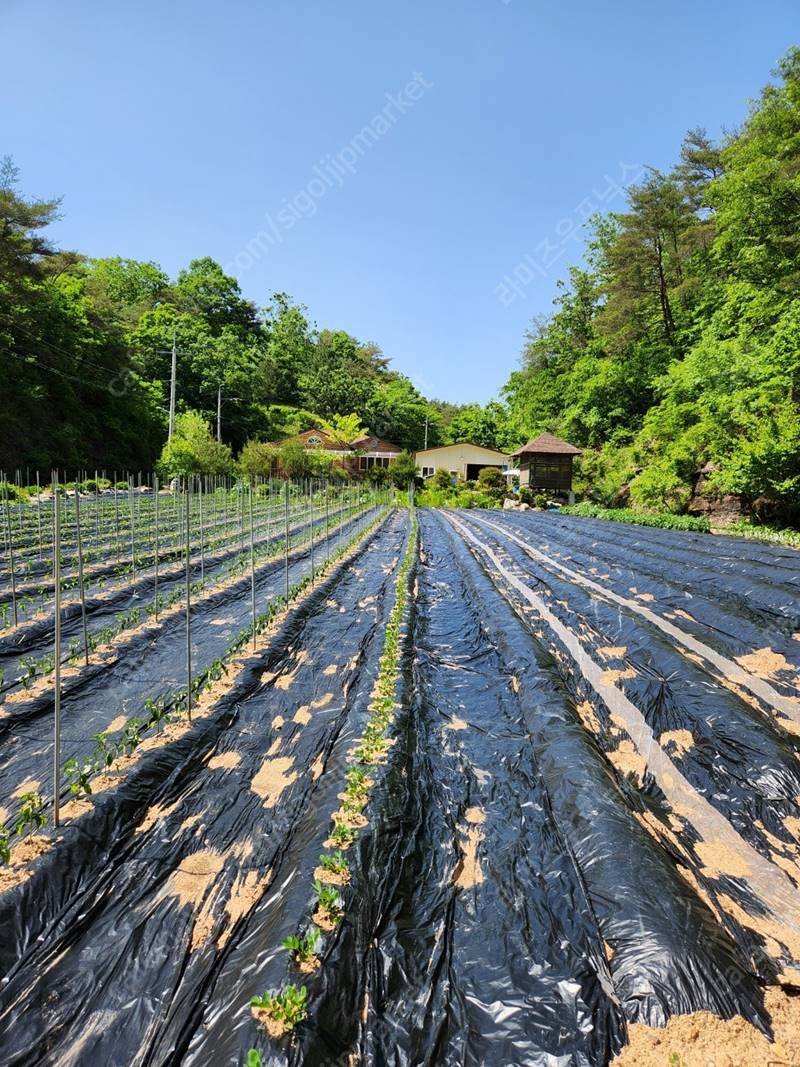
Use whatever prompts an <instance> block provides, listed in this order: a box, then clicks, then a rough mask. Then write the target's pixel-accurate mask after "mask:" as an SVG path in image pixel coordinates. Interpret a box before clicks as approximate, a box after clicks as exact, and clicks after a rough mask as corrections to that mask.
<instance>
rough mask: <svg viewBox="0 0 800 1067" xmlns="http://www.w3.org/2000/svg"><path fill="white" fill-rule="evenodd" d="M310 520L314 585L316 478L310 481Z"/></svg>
mask: <svg viewBox="0 0 800 1067" xmlns="http://www.w3.org/2000/svg"><path fill="white" fill-rule="evenodd" d="M308 503H309V521H308V529H309V533H310V536H311V585H312V586H313V585H314V479H313V478H311V479H310V481H309V483H308Z"/></svg>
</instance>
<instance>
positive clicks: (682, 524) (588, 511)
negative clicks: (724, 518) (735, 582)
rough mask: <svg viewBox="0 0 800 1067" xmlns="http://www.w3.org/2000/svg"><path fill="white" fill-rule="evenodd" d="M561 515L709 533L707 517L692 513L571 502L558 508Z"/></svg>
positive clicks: (709, 526)
mask: <svg viewBox="0 0 800 1067" xmlns="http://www.w3.org/2000/svg"><path fill="white" fill-rule="evenodd" d="M560 514H562V515H578V516H579V517H580V518H582V519H607V520H608V521H609V522H630V523H633V524H634V525H636V526H656V527H658V528H659V529H660V530H688V531H690V532H692V533H710V532H711V525H710V523H709V521H708V519H703V518H696V517H695V516H693V515H672V514H670V513H669V512H665V513H663V514H651V513H650V512H646V511H633V509H632V508H601V507H600V506H599V505H598V504H573V505H572V506H571V507H565V508H561V509H560Z"/></svg>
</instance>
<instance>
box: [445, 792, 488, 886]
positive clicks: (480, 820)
mask: <svg viewBox="0 0 800 1067" xmlns="http://www.w3.org/2000/svg"><path fill="white" fill-rule="evenodd" d="M464 822H465V823H466V824H467V825H466V828H465V831H464V836H465V840H464V841H463V843H462V847H463V849H464V855H463V856H462V858H461V859H460V860H459V861H458V863H457V864H456V869H455V871H454V872H453V884H454V885H455V886H457V887H458V888H459V889H472V888H473V887H474V886H476V885H480V883H481V882H482V881H483V870H482V868H481V862H480V860H479V859H478V846H479V845H480V843H481V841H483V831H482V830H481V829H480V827H481V826H482V825H483V824H484V823H485V822H486V816H485V814H484V813H483V812H482V811H481V809H480V808H477V807H472V808H467V810H466V811H465V812H464Z"/></svg>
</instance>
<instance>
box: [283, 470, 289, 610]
mask: <svg viewBox="0 0 800 1067" xmlns="http://www.w3.org/2000/svg"><path fill="white" fill-rule="evenodd" d="M283 485H284V491H283V513H284V535H283V576H284V585H285V587H286V603H287V604H288V603H289V479H288V478H287V479H286V481H285V482H284V483H283Z"/></svg>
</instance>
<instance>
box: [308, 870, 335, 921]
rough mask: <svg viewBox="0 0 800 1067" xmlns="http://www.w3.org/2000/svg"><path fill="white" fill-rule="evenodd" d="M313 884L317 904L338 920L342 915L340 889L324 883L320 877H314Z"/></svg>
mask: <svg viewBox="0 0 800 1067" xmlns="http://www.w3.org/2000/svg"><path fill="white" fill-rule="evenodd" d="M313 886H314V894H315V895H316V898H317V904H318V905H319V907H320V908H321V909H322V910H323V911H325V912H327V914H328V915H329V916H330V918H331V919H333V920H334V922H336V921H337V920H338V919H340V918H341V917H342V898H341V896H340V895H339V892H338V890H336V889H334V888H333V886H330V885H323V884H322V882H320V880H319V879H318V878H315V879H314V882H313Z"/></svg>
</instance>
